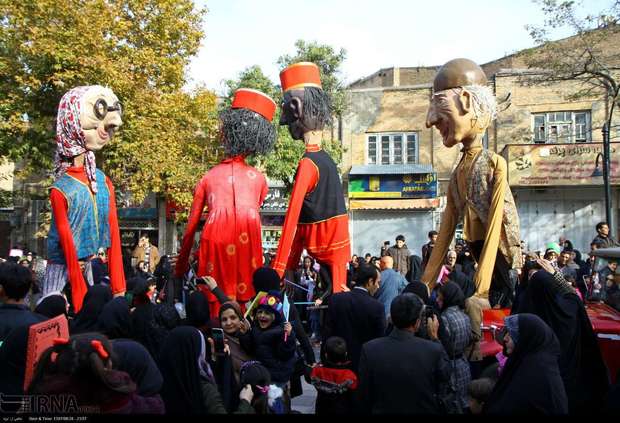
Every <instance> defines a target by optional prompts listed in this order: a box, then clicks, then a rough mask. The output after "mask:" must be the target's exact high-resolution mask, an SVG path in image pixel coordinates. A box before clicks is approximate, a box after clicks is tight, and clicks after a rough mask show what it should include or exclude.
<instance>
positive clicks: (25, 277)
mask: <svg viewBox="0 0 620 423" xmlns="http://www.w3.org/2000/svg"><path fill="white" fill-rule="evenodd" d="M32 282H33V281H32V273H31V272H30V270H29V269H28V268H26V267H24V266H21V265H19V264H17V263H12V262H10V261H6V262H4V263H1V264H0V285H2V288H3V289H4V294H5V295H6V296H7V297H9V298H10V299H12V300H17V301H20V300H23V299H24V298H25V297H26V294H28V291H29V290H30V287H31V286H32Z"/></svg>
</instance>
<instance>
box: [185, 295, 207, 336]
mask: <svg viewBox="0 0 620 423" xmlns="http://www.w3.org/2000/svg"><path fill="white" fill-rule="evenodd" d="M185 311H186V313H187V321H186V322H187V324H188V325H189V326H193V327H195V328H200V327H203V326H205V325H208V324H209V321H210V320H211V315H210V312H209V301H208V300H207V298H206V297H205V296H204V294H203V293H202V292H198V291H194V292H192V293H191V294H189V300H188V301H187V305H186V307H185Z"/></svg>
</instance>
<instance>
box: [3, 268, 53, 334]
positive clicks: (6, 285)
mask: <svg viewBox="0 0 620 423" xmlns="http://www.w3.org/2000/svg"><path fill="white" fill-rule="evenodd" d="M31 285H32V273H31V272H30V270H29V269H28V268H26V267H24V266H20V265H19V264H15V263H11V262H5V263H1V264H0V302H1V303H2V305H0V341H4V340H5V339H6V337H7V336H8V334H9V333H10V332H11V331H12V330H13V329H15V328H17V327H19V326H24V325H26V326H30V325H31V324H34V323H39V322H42V321H43V320H45V318H44V317H43V316H39V315H38V314H35V313H33V312H31V311H30V309H29V308H28V306H27V305H26V303H25V298H26V294H28V291H29V290H30V286H31Z"/></svg>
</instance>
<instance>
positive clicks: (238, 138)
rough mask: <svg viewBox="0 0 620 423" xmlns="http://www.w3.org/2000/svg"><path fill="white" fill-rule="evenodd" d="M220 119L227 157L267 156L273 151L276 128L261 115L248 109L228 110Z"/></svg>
mask: <svg viewBox="0 0 620 423" xmlns="http://www.w3.org/2000/svg"><path fill="white" fill-rule="evenodd" d="M220 118H221V120H222V134H223V137H224V149H225V150H226V155H227V156H228V157H233V156H238V155H244V156H248V155H253V154H256V155H258V154H267V153H269V152H270V151H271V150H272V149H273V146H274V145H275V143H276V128H275V127H274V126H273V125H272V124H271V122H269V121H268V120H267V119H265V118H264V117H263V116H262V115H260V114H258V113H256V112H253V111H251V110H248V109H228V110H225V111H223V112H222V113H221V114H220Z"/></svg>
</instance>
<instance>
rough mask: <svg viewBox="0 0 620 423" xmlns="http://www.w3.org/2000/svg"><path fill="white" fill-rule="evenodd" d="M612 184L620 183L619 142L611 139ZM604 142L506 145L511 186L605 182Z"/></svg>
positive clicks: (505, 152) (597, 183) (505, 154)
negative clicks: (603, 175) (613, 141)
mask: <svg viewBox="0 0 620 423" xmlns="http://www.w3.org/2000/svg"><path fill="white" fill-rule="evenodd" d="M610 150H611V172H610V182H611V184H612V185H620V143H611V145H610ZM602 151H603V144H602V143H585V144H524V145H507V146H506V148H505V149H504V151H503V153H504V157H505V158H506V161H507V162H508V183H509V184H510V185H511V186H554V185H556V186H557V185H560V186H574V185H601V184H602V183H603V178H602V174H603V160H602V154H601V153H602Z"/></svg>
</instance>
